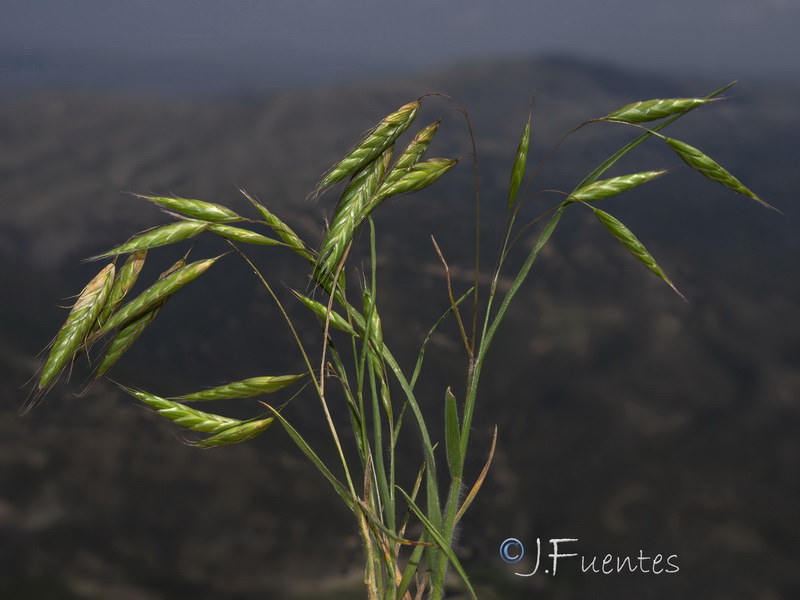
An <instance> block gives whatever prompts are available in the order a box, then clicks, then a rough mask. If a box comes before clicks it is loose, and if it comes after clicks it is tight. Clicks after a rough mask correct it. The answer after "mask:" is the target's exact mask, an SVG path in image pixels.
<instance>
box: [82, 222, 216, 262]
mask: <svg viewBox="0 0 800 600" xmlns="http://www.w3.org/2000/svg"><path fill="white" fill-rule="evenodd" d="M206 227H208V223H204V222H203V221H179V222H178V223H170V224H169V225H162V226H161V227H156V228H155V229H151V230H150V231H147V232H145V233H142V234H140V235H137V236H136V237H135V238H133V239H132V240H131V241H129V242H126V243H125V244H122V245H121V246H117V247H116V248H112V249H111V250H109V251H108V252H104V253H103V254H99V255H97V256H93V257H92V258H91V259H90V260H97V259H99V258H107V257H109V256H116V255H117V254H125V253H127V252H135V251H136V250H146V249H148V248H157V247H159V246H166V245H168V244H175V243H177V242H182V241H184V240H188V239H189V238H191V237H194V236H196V235H198V234H199V233H201V232H203V231H204V230H205V229H206Z"/></svg>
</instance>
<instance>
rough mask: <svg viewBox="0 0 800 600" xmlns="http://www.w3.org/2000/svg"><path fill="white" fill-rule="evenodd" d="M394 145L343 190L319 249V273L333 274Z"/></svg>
mask: <svg viewBox="0 0 800 600" xmlns="http://www.w3.org/2000/svg"><path fill="white" fill-rule="evenodd" d="M391 155H392V147H391V146H390V147H389V148H387V149H386V150H384V153H383V156H382V157H381V158H379V159H378V160H375V161H373V162H372V163H370V164H369V165H367V166H366V167H365V168H363V169H362V170H361V171H359V172H358V173H356V174H355V175H354V176H353V178H352V179H351V180H350V183H349V184H348V185H347V187H346V188H345V190H344V193H342V197H341V199H340V200H339V204H338V206H337V207H336V211H335V212H334V214H333V218H332V220H331V224H330V227H329V228H328V233H327V235H326V236H325V239H323V240H322V245H321V246H320V249H319V253H318V261H319V265H318V266H317V269H316V271H317V274H318V275H320V276H323V275H324V276H325V277H327V276H330V275H332V274H333V272H334V271H335V270H336V267H337V265H338V264H339V261H340V260H341V258H342V256H343V255H344V253H345V250H346V249H347V246H348V245H349V244H350V242H352V241H353V236H355V233H356V230H357V229H358V226H359V224H360V221H359V219H358V215H359V214H360V213H361V211H362V210H363V209H364V207H365V206H366V205H367V203H368V202H369V200H370V198H371V197H372V195H373V194H374V193H375V190H376V189H378V185H379V184H380V182H381V181H382V180H383V176H384V175H385V173H386V167H387V165H388V164H389V161H390V160H391Z"/></svg>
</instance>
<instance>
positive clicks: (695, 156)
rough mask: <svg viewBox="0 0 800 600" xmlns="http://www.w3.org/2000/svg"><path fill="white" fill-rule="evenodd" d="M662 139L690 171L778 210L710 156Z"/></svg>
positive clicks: (664, 138)
mask: <svg viewBox="0 0 800 600" xmlns="http://www.w3.org/2000/svg"><path fill="white" fill-rule="evenodd" d="M662 139H663V140H664V141H665V142H666V143H667V144H668V145H669V147H670V148H672V149H673V150H674V151H675V153H676V154H677V155H678V156H680V157H681V159H682V160H683V162H685V163H686V164H687V165H689V166H690V167H692V169H694V170H695V171H697V172H698V173H700V174H702V175H704V176H705V177H708V178H709V179H710V180H711V181H716V182H717V183H719V184H720V185H723V186H725V187H726V188H728V189H731V190H733V191H734V192H737V193H739V194H742V195H744V196H747V197H748V198H752V199H753V200H755V201H756V202H758V203H759V204H763V205H764V206H766V207H767V208H771V209H772V210H775V211H777V210H778V209H777V208H775V207H774V206H772V205H771V204H768V203H767V202H765V201H764V200H762V199H761V198H759V197H758V196H757V195H756V194H755V193H754V192H752V191H750V190H749V189H748V188H746V187H745V186H744V185H743V184H742V182H741V181H739V180H738V179H736V177H734V176H733V175H731V174H730V173H728V171H726V170H725V169H723V168H722V167H721V166H720V165H719V164H717V162H716V161H714V160H713V159H712V158H711V157H710V156H707V155H705V154H703V153H702V152H700V150H698V149H697V148H695V147H694V146H690V145H689V144H686V143H685V142H681V141H680V140H676V139H673V138H668V137H663V138H662Z"/></svg>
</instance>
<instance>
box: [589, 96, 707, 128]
mask: <svg viewBox="0 0 800 600" xmlns="http://www.w3.org/2000/svg"><path fill="white" fill-rule="evenodd" d="M719 99H720V98H660V99H655V100H644V101H641V102H632V103H631V104H626V105H625V106H623V107H622V108H618V109H617V110H615V111H613V112H611V113H609V114H607V115H606V116H605V117H603V119H605V120H607V121H622V122H624V123H646V122H648V121H655V120H657V119H663V118H664V117H671V116H672V115H674V114H677V113H682V112H684V111H687V110H692V109H693V108H697V107H698V106H703V105H704V104H708V103H709V102H715V101H717V100H719Z"/></svg>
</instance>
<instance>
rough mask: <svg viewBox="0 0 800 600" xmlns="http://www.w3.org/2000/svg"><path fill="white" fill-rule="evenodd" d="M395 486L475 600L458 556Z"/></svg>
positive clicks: (408, 497) (406, 495) (400, 489)
mask: <svg viewBox="0 0 800 600" xmlns="http://www.w3.org/2000/svg"><path fill="white" fill-rule="evenodd" d="M396 487H397V489H398V490H399V491H400V493H401V494H403V497H404V498H405V499H406V502H407V503H408V506H409V508H410V509H411V510H412V511H413V512H414V514H415V515H417V518H418V519H419V520H420V521H422V525H423V527H425V531H426V532H427V533H428V535H430V536H431V538H432V539H433V541H434V543H435V544H436V547H437V548H439V550H441V551H442V552H443V553H444V554H445V556H447V559H448V560H449V561H450V563H451V564H452V565H453V568H454V569H455V570H456V572H457V573H458V574H459V576H460V577H461V579H462V580H463V581H464V585H466V586H467V590H469V595H470V596H472V598H474V599H475V600H477V598H478V597H477V596H476V595H475V590H473V589H472V584H471V583H470V582H469V578H468V577H467V574H466V573H465V572H464V568H463V567H462V566H461V562H459V560H458V558H457V557H456V555H455V552H453V549H452V548H451V547H450V545H449V544H448V543H447V542H446V541H445V540H444V538H443V537H442V534H441V533H439V532H438V531H437V530H436V528H435V527H434V526H433V524H432V523H431V522H430V521H429V520H428V518H427V517H426V516H425V514H424V513H423V512H422V511H421V510H420V509H419V507H418V506H417V505H416V504H414V501H413V500H412V499H411V497H410V496H409V495H408V494H407V493H406V492H405V490H404V489H403V488H401V487H400V486H396Z"/></svg>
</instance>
